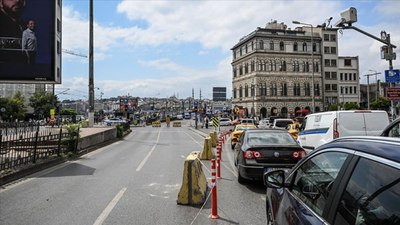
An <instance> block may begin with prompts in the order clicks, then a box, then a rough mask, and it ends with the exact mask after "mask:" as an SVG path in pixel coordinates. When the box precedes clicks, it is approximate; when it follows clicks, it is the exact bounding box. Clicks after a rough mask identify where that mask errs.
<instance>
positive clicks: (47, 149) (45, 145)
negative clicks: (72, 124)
mask: <svg viewBox="0 0 400 225" xmlns="http://www.w3.org/2000/svg"><path fill="white" fill-rule="evenodd" d="M32 129H34V128H29V129H28V128H26V129H25V130H22V129H19V128H15V129H12V130H16V131H17V132H14V133H11V134H10V132H9V133H7V135H6V134H3V129H1V130H0V171H3V170H8V169H15V168H18V167H20V166H23V165H26V164H29V163H36V162H37V161H38V160H42V159H49V158H56V157H60V156H61V153H66V152H69V151H73V152H76V149H77V143H78V138H79V132H78V135H73V136H71V134H70V133H68V132H67V131H65V130H63V129H62V128H59V129H57V128H56V129H54V128H53V129H52V128H48V129H44V128H41V127H40V126H36V127H35V129H36V130H34V131H32ZM41 129H42V130H41Z"/></svg>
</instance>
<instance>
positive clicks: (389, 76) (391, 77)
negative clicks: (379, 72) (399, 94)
mask: <svg viewBox="0 0 400 225" xmlns="http://www.w3.org/2000/svg"><path fill="white" fill-rule="evenodd" d="M385 81H386V82H387V83H397V82H400V70H398V69H396V70H393V73H390V71H389V70H385Z"/></svg>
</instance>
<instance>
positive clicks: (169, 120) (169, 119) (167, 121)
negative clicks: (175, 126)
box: [165, 115, 171, 127]
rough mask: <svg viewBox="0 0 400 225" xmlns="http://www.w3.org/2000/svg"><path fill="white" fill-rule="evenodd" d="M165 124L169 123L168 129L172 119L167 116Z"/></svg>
mask: <svg viewBox="0 0 400 225" xmlns="http://www.w3.org/2000/svg"><path fill="white" fill-rule="evenodd" d="M165 122H166V123H167V127H169V124H170V123H171V118H169V115H167V118H165Z"/></svg>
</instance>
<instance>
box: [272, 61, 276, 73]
mask: <svg viewBox="0 0 400 225" xmlns="http://www.w3.org/2000/svg"><path fill="white" fill-rule="evenodd" d="M271 70H272V71H276V62H275V60H272V66H271Z"/></svg>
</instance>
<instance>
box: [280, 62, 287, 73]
mask: <svg viewBox="0 0 400 225" xmlns="http://www.w3.org/2000/svg"><path fill="white" fill-rule="evenodd" d="M280 71H286V61H285V60H283V61H282V62H281V65H280Z"/></svg>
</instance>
